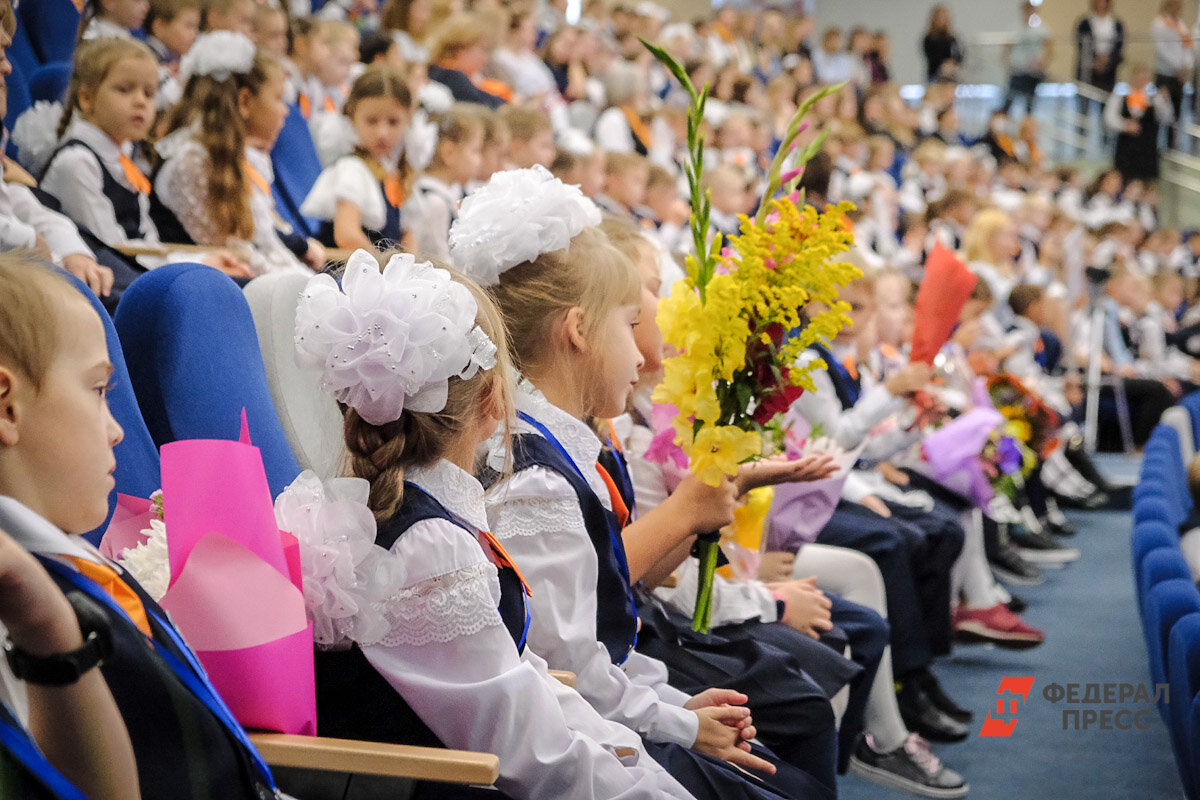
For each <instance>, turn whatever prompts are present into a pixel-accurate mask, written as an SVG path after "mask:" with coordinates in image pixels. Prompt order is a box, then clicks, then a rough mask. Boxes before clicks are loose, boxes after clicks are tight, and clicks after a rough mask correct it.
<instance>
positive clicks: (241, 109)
mask: <svg viewBox="0 0 1200 800" xmlns="http://www.w3.org/2000/svg"><path fill="white" fill-rule="evenodd" d="M252 100H254V92H252V91H250V90H249V89H246V88H242V89H238V94H237V104H238V113H239V114H241V115H242V119H246V118H247V117H248V116H250V103H251V101H252Z"/></svg>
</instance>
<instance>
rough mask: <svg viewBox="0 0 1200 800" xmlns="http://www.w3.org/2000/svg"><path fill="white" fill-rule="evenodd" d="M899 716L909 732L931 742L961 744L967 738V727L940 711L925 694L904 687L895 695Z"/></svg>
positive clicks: (915, 689)
mask: <svg viewBox="0 0 1200 800" xmlns="http://www.w3.org/2000/svg"><path fill="white" fill-rule="evenodd" d="M896 699H897V702H898V703H899V706H900V716H901V717H903V718H904V724H905V725H906V726H907V727H908V729H909V730H910V731H914V732H916V733H919V734H920V735H922V736H924V737H925V738H926V739H928V740H929V741H931V742H961V741H962V740H964V739H966V738H967V736H968V731H967V726H966V725H963V724H962V723H961V722H959V721H958V720H956V719H954V718H952V717H950V716H949V715H948V714H946V712H944V711H942V710H941V709H940V708H938V707H937V705H935V704H934V702H933V700H932V699H931V698H930V697H929V695H927V694H925V692H923V691H921V690H920V689H918V688H916V687H909V686H905V687H904V688H902V689H901V690H900V693H899V695H897V698H896Z"/></svg>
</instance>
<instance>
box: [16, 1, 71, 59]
mask: <svg viewBox="0 0 1200 800" xmlns="http://www.w3.org/2000/svg"><path fill="white" fill-rule="evenodd" d="M17 11H18V13H19V14H20V17H21V19H20V22H19V26H21V27H24V28H25V31H26V33H28V34H29V41H30V42H32V43H33V49H34V52H36V53H37V55H38V58H39V59H40V60H41V62H42V63H43V64H45V63H47V62H49V61H70V60H71V59H73V58H74V57H75V37H76V34H77V33H78V32H79V10H78V9H76V8H75V4H74V3H73V2H71V0H24V1H23V2H22V3H21V5H20V6H18V7H17Z"/></svg>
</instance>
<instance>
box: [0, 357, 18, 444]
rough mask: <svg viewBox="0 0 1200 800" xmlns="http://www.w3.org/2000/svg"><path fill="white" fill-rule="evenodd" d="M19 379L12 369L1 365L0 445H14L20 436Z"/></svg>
mask: <svg viewBox="0 0 1200 800" xmlns="http://www.w3.org/2000/svg"><path fill="white" fill-rule="evenodd" d="M16 390H17V380H16V377H15V376H14V375H13V372H12V370H10V369H9V368H8V367H3V366H0V445H3V446H4V447H12V446H13V445H15V444H16V443H17V440H18V439H19V438H20V436H19V435H18V433H17V423H18V422H19V421H20V418H21V414H20V409H19V408H18V407H17V402H16V394H17V391H16Z"/></svg>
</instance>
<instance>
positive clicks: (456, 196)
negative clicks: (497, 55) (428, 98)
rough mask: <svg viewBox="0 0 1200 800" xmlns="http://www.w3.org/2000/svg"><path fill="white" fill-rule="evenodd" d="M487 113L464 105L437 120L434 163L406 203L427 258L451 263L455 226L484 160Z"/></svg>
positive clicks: (419, 249)
mask: <svg viewBox="0 0 1200 800" xmlns="http://www.w3.org/2000/svg"><path fill="white" fill-rule="evenodd" d="M481 112H482V113H481ZM486 113H490V112H488V111H487V110H486V109H484V108H483V107H482V106H471V105H467V104H463V103H460V104H458V105H455V106H454V107H452V108H451V109H450V110H449V111H447V112H446V113H445V114H443V115H442V116H441V117H440V118H438V119H436V120H435V124H436V126H437V144H436V145H435V147H434V151H433V160H432V161H431V162H430V163H429V166H428V167H426V168H425V172H424V173H423V174H422V175H421V176H420V177H418V178H417V179H416V181H415V182H414V183H413V187H412V193H411V195H410V197H409V198H408V201H407V202H406V203H405V204H404V222H405V225H407V227H408V229H409V230H411V231H412V232H413V234H414V237H415V239H416V247H417V252H419V253H421V254H422V255H424V256H426V257H429V258H436V259H438V260H440V261H449V260H450V224H451V223H452V222H453V221H454V218H455V217H457V216H458V206H459V204H460V203H461V202H462V198H463V194H464V187H466V185H467V184H468V183H469V182H470V181H471V180H472V179H473V178H474V177H475V175H476V174H477V173H478V172H479V165H480V163H481V162H482V161H483V135H484V121H483V114H486Z"/></svg>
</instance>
